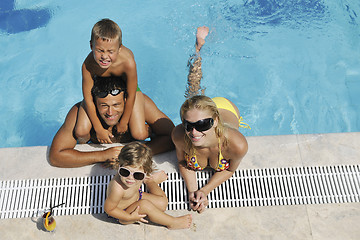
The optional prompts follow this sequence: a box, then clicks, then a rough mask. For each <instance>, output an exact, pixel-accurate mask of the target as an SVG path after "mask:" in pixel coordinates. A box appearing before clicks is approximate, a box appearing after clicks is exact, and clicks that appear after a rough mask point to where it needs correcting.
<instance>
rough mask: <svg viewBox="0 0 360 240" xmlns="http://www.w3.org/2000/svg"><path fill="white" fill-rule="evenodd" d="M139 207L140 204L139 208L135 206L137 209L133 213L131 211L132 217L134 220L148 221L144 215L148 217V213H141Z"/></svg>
mask: <svg viewBox="0 0 360 240" xmlns="http://www.w3.org/2000/svg"><path fill="white" fill-rule="evenodd" d="M139 209H140V206H137V208H135V210H134V211H133V212H132V213H130V215H131V217H132V219H134V221H136V222H143V223H148V221H147V220H146V219H144V217H146V214H139Z"/></svg>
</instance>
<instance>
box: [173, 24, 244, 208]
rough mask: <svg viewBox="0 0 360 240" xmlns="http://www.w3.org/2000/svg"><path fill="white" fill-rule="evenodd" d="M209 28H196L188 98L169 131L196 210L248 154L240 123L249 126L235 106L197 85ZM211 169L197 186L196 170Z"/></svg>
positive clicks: (205, 203) (192, 205)
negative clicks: (209, 95) (202, 48)
mask: <svg viewBox="0 0 360 240" xmlns="http://www.w3.org/2000/svg"><path fill="white" fill-rule="evenodd" d="M208 32H209V28H208V27H205V26H203V27H199V28H198V29H197V34H196V45H195V49H196V54H195V55H194V56H193V57H192V58H190V61H189V66H190V71H189V75H188V87H187V89H186V92H185V97H187V98H188V99H187V100H186V101H185V102H184V103H183V105H182V106H181V109H180V117H181V120H182V124H180V125H178V126H176V127H175V128H174V130H173V132H172V139H173V142H174V144H175V147H176V155H177V158H178V161H179V170H180V173H181V175H182V177H183V178H184V181H185V183H186V187H187V190H188V193H189V194H188V195H189V201H190V206H191V208H192V209H193V210H194V211H198V212H199V213H201V212H203V211H204V210H205V207H206V206H207V205H208V200H207V195H208V194H209V193H210V192H211V191H212V190H214V189H215V188H216V187H217V186H219V185H220V184H221V183H223V182H225V181H226V180H227V179H229V178H230V177H231V176H232V175H233V173H234V172H235V170H236V169H237V168H238V166H239V164H240V161H241V159H242V158H243V157H244V156H245V154H246V153H247V149H248V145H247V141H246V139H245V137H244V136H243V135H242V134H241V133H240V132H239V131H238V128H239V126H241V127H245V128H249V126H248V125H247V124H245V123H243V122H242V117H240V113H239V110H238V108H237V107H236V106H235V105H234V104H233V103H232V102H231V101H229V100H228V99H226V98H223V97H216V98H213V99H211V98H209V97H206V96H202V95H198V94H204V90H203V89H201V87H200V80H201V78H202V72H201V57H200V54H199V52H200V49H201V47H202V46H203V45H204V44H205V37H206V36H207V35H208ZM207 167H209V168H212V169H214V170H215V171H216V172H215V173H214V175H213V176H212V177H211V178H210V180H209V181H208V183H207V184H206V185H205V186H203V187H202V188H201V189H198V184H197V179H196V173H195V171H197V170H203V169H204V168H207Z"/></svg>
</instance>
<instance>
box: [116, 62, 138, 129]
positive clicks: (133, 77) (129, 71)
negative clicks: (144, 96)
mask: <svg viewBox="0 0 360 240" xmlns="http://www.w3.org/2000/svg"><path fill="white" fill-rule="evenodd" d="M125 74H126V86H127V97H126V102H125V108H124V113H123V115H122V117H121V119H120V122H119V124H118V126H117V131H118V132H126V131H127V129H128V124H129V121H130V116H131V113H132V110H133V107H134V103H135V95H136V90H137V86H138V81H137V72H136V63H135V61H131V62H129V63H128V64H127V65H126V67H125Z"/></svg>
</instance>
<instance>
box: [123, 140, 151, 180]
mask: <svg viewBox="0 0 360 240" xmlns="http://www.w3.org/2000/svg"><path fill="white" fill-rule="evenodd" d="M118 159H119V164H118V165H119V166H118V167H124V166H135V167H143V169H144V172H145V173H146V174H150V173H152V172H153V171H154V166H153V161H152V152H151V149H150V148H149V147H148V146H146V145H145V144H142V143H140V142H131V143H129V144H127V145H125V146H124V147H123V148H122V149H121V151H120V154H119V157H118Z"/></svg>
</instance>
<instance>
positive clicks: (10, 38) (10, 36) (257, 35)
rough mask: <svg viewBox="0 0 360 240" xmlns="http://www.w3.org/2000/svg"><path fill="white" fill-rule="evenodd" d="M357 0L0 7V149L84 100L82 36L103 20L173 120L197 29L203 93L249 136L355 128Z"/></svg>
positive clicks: (27, 139)
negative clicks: (232, 112)
mask: <svg viewBox="0 0 360 240" xmlns="http://www.w3.org/2000/svg"><path fill="white" fill-rule="evenodd" d="M359 14H360V3H359V2H358V1H357V0H351V1H344V0H336V1H335V0H334V1H316V0H313V1H312V0H288V1H286V0H281V1H280V0H248V1H238V0H228V1H224V0H223V1H215V0H214V1H190V0H184V1H175V2H174V1H155V0H149V1H146V2H143V1H136V0H135V1H131V2H129V1H117V2H116V3H114V2H111V1H91V2H89V1H85V0H80V1H70V0H64V1H48V0H35V1H31V2H29V1H26V0H18V1H13V0H11V1H10V0H5V1H4V0H3V1H1V3H0V49H1V53H2V58H1V60H0V73H1V78H0V86H1V88H0V92H1V94H0V109H1V113H0V124H1V127H0V147H22V146H37V145H50V144H51V140H52V138H53V136H54V134H55V133H56V131H57V130H58V128H59V127H60V126H61V124H62V123H63V121H64V118H65V116H66V114H67V112H68V110H69V109H70V107H71V106H72V105H73V104H75V103H76V102H77V101H80V100H81V99H82V94H81V64H82V62H83V60H84V58H85V56H86V55H87V54H88V52H89V50H90V48H89V38H90V31H91V28H92V26H93V24H94V23H95V22H97V21H98V20H100V19H101V18H104V17H107V18H111V19H113V20H114V21H116V22H117V23H118V24H119V26H120V27H121V28H122V31H123V43H124V45H125V46H127V47H129V48H130V49H131V50H132V51H133V52H134V54H135V59H136V62H137V70H138V77H139V85H140V87H141V89H142V91H143V92H144V93H146V94H148V95H149V96H150V97H151V98H152V99H153V100H154V101H155V103H156V104H157V105H158V106H159V108H160V109H161V110H163V112H165V113H166V114H167V115H168V116H169V117H170V118H171V119H172V120H173V121H174V123H175V124H178V123H180V119H179V113H178V112H179V108H180V106H181V104H182V102H183V101H184V96H183V95H184V91H185V87H186V77H187V68H186V64H187V60H188V57H189V55H191V54H192V53H193V47H194V41H195V36H194V33H195V30H196V27H197V26H200V25H207V26H209V27H210V29H211V33H210V35H209V36H208V38H207V43H206V44H205V46H204V47H203V49H202V57H203V72H204V79H203V81H202V84H203V86H204V87H206V95H208V96H210V97H213V96H216V95H221V96H224V97H227V98H229V99H231V100H232V101H233V102H235V103H236V104H237V106H238V107H239V109H240V111H241V113H242V115H243V117H244V121H245V122H246V123H249V124H250V125H251V127H252V129H251V130H246V129H245V130H242V132H243V133H244V135H246V136H259V135H281V134H305V133H329V132H356V131H360V104H359V103H360V97H359V96H360V94H359V93H360V28H359V23H360V19H359V18H358V15H359Z"/></svg>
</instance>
